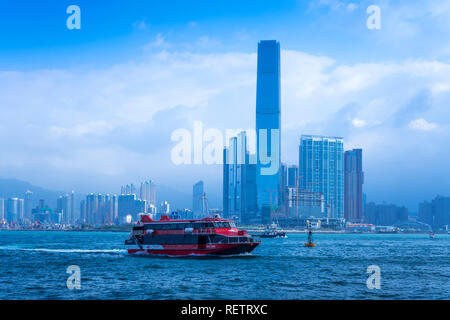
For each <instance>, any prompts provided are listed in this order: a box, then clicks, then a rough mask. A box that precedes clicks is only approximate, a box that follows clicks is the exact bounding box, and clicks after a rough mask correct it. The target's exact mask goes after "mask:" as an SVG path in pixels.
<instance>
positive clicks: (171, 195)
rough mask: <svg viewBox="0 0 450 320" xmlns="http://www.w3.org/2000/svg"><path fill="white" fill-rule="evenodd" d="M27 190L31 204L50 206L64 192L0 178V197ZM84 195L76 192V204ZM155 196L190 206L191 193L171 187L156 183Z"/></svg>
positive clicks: (176, 205)
mask: <svg viewBox="0 0 450 320" xmlns="http://www.w3.org/2000/svg"><path fill="white" fill-rule="evenodd" d="M27 190H30V191H32V192H33V206H36V205H37V204H38V201H39V200H40V199H44V201H45V203H47V204H48V205H49V206H50V207H52V208H54V207H56V199H57V198H58V197H59V196H60V195H62V194H64V193H65V192H63V191H54V190H48V189H45V188H43V187H39V186H35V185H32V184H31V183H29V182H26V181H22V180H17V179H2V178H0V199H7V198H12V197H18V198H22V199H23V198H24V197H25V192H26V191H27ZM85 196H86V195H85V194H79V193H76V201H77V206H78V205H79V202H80V201H81V199H84V197H85ZM156 197H157V201H158V205H159V204H160V203H161V202H162V201H168V202H169V203H170V207H171V209H173V210H175V209H178V208H180V209H184V208H191V207H192V195H190V194H187V193H184V192H181V191H178V190H176V189H173V188H171V187H167V186H163V185H157V189H156Z"/></svg>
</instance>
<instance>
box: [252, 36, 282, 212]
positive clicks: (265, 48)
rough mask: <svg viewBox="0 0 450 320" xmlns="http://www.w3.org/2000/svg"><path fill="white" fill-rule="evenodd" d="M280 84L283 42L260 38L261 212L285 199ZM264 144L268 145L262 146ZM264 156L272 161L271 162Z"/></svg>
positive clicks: (258, 176)
mask: <svg viewBox="0 0 450 320" xmlns="http://www.w3.org/2000/svg"><path fill="white" fill-rule="evenodd" d="M280 86H281V84H280V43H279V42H277V41H275V40H264V41H260V42H259V43H258V62H257V81H256V136H257V156H258V161H257V168H256V186H257V207H258V210H259V211H261V209H262V206H267V205H273V206H278V205H279V204H280V201H281V198H280V193H281V190H280V174H279V171H280V170H279V169H280V164H281V159H280V154H281V141H280V128H281V122H280V111H281V100H280ZM272 137H273V139H272ZM262 145H263V146H264V145H265V146H266V148H261V146H262ZM264 149H266V151H267V152H264V151H265V150H264ZM262 154H263V155H262ZM264 158H269V159H270V160H271V161H270V162H269V163H267V162H268V161H267V159H264ZM269 168H271V169H269Z"/></svg>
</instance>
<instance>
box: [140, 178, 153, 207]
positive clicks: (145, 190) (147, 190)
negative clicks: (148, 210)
mask: <svg viewBox="0 0 450 320" xmlns="http://www.w3.org/2000/svg"><path fill="white" fill-rule="evenodd" d="M139 194H140V199H141V200H146V201H147V205H148V206H150V205H153V206H156V185H155V183H153V181H152V180H149V181H144V182H141V187H140V190H139Z"/></svg>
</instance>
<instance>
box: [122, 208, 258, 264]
mask: <svg viewBox="0 0 450 320" xmlns="http://www.w3.org/2000/svg"><path fill="white" fill-rule="evenodd" d="M260 243H261V241H260V240H259V238H256V237H252V236H250V235H249V234H247V232H246V231H245V230H238V228H236V225H235V223H234V221H233V220H226V219H222V218H220V217H219V216H214V217H207V218H203V219H192V220H171V219H170V218H169V216H167V215H163V216H161V218H160V220H157V221H156V220H152V219H151V218H150V217H149V216H148V215H141V218H140V221H139V222H138V223H137V224H136V225H134V226H133V229H132V231H131V233H130V236H129V238H128V239H127V240H125V247H126V248H127V250H128V253H129V254H150V255H168V256H188V255H234V254H241V253H248V252H251V251H253V250H254V249H255V248H256V247H257V246H258V245H259V244H260Z"/></svg>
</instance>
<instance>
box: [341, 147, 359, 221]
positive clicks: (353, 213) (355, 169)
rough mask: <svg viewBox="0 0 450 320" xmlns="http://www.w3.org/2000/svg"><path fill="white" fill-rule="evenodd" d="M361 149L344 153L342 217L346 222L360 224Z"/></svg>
mask: <svg viewBox="0 0 450 320" xmlns="http://www.w3.org/2000/svg"><path fill="white" fill-rule="evenodd" d="M363 183H364V173H363V170H362V149H353V150H349V151H345V153H344V217H345V220H346V221H348V222H361V221H362V218H363Z"/></svg>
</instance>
